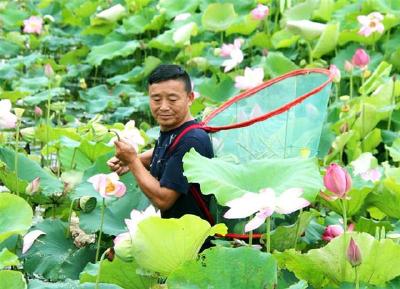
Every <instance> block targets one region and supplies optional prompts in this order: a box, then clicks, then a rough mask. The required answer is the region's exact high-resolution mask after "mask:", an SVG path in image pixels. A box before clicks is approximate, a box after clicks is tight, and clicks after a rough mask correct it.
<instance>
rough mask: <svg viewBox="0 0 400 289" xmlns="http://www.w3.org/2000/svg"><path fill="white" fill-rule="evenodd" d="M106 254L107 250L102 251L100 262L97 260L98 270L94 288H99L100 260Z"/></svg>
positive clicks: (101, 259)
mask: <svg viewBox="0 0 400 289" xmlns="http://www.w3.org/2000/svg"><path fill="white" fill-rule="evenodd" d="M106 254H107V250H106V251H104V253H103V254H102V255H101V258H100V262H99V271H98V272H97V276H96V286H95V289H98V288H99V283H100V274H101V261H103V260H104V257H105V256H106Z"/></svg>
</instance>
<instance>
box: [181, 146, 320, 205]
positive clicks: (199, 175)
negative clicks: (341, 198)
mask: <svg viewBox="0 0 400 289" xmlns="http://www.w3.org/2000/svg"><path fill="white" fill-rule="evenodd" d="M183 168H184V175H185V176H186V177H187V178H188V180H189V182H193V183H199V184H200V186H201V191H202V193H203V194H207V195H211V194H214V195H215V197H216V198H217V201H218V203H219V204H221V205H224V204H225V203H226V202H228V201H230V200H232V199H235V198H238V197H240V196H242V195H243V194H245V193H246V192H248V191H250V192H258V191H259V190H260V189H262V188H272V189H274V190H275V191H276V192H277V193H278V194H279V193H282V192H283V191H285V190H286V189H289V188H294V187H297V188H303V190H304V193H303V196H304V197H305V198H306V199H308V200H309V201H314V200H315V197H316V196H317V194H318V193H319V191H320V189H321V188H322V187H323V186H322V180H321V176H320V173H319V169H318V166H317V163H316V161H315V159H262V160H254V161H249V162H247V163H245V164H240V165H237V164H233V163H230V162H227V161H223V160H221V159H218V158H213V159H208V158H206V157H203V156H201V155H200V154H199V153H197V152H196V151H195V150H194V149H191V150H190V152H189V153H186V154H185V156H184V157H183Z"/></svg>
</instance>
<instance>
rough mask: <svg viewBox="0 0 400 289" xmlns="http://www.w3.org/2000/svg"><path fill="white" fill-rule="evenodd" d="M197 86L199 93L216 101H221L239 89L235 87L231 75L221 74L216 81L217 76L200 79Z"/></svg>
mask: <svg viewBox="0 0 400 289" xmlns="http://www.w3.org/2000/svg"><path fill="white" fill-rule="evenodd" d="M196 88H198V90H199V92H200V94H201V95H202V96H204V97H207V98H209V99H211V100H213V101H216V102H223V101H226V100H227V99H229V98H231V97H232V96H234V95H236V94H237V93H238V92H239V90H238V89H237V88H236V87H235V85H234V82H233V80H232V78H231V77H229V76H225V75H222V76H221V77H220V81H219V82H218V80H217V77H215V76H214V77H212V78H206V79H202V81H201V83H199V85H198V86H196Z"/></svg>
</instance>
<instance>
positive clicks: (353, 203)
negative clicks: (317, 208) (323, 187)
mask: <svg viewBox="0 0 400 289" xmlns="http://www.w3.org/2000/svg"><path fill="white" fill-rule="evenodd" d="M374 187H375V185H374V184H373V183H372V182H367V181H363V180H362V179H361V178H360V177H353V184H352V187H351V189H350V191H349V192H348V196H349V198H350V199H349V200H345V206H346V212H347V215H348V216H353V215H355V214H357V213H358V212H359V210H360V209H361V208H362V206H363V205H364V202H365V199H366V198H367V197H368V195H369V193H370V192H372V190H373V189H374ZM320 201H321V203H322V204H323V205H324V206H326V207H328V208H329V209H331V210H333V211H335V212H336V213H338V214H339V215H341V214H342V213H343V209H342V204H341V200H339V199H337V200H335V201H327V200H324V199H322V198H321V199H320Z"/></svg>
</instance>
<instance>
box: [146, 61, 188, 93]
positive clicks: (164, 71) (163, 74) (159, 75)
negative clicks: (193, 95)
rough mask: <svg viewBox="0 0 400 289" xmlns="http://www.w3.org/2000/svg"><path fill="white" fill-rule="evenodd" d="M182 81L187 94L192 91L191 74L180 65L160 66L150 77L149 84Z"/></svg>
mask: <svg viewBox="0 0 400 289" xmlns="http://www.w3.org/2000/svg"><path fill="white" fill-rule="evenodd" d="M171 79H175V80H180V81H182V82H183V83H184V85H185V90H186V92H187V93H189V92H191V91H192V83H191V81H190V77H189V74H188V73H187V72H186V71H185V70H184V69H183V68H182V67H180V66H179V65H176V64H160V65H159V66H157V67H156V68H155V69H154V70H153V71H152V72H151V73H150V75H149V78H148V79H147V84H148V85H149V86H150V85H152V84H153V83H159V82H163V81H167V80H171Z"/></svg>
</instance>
